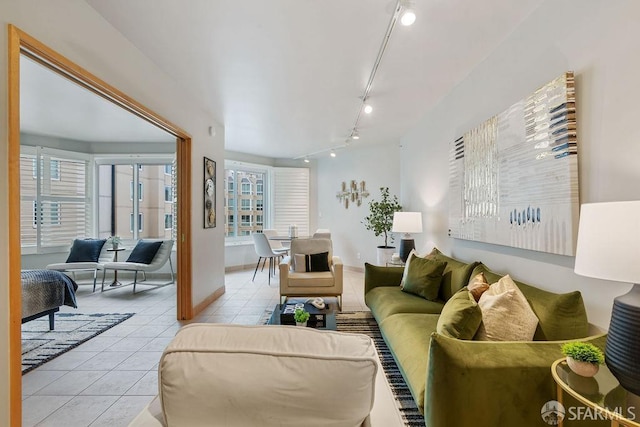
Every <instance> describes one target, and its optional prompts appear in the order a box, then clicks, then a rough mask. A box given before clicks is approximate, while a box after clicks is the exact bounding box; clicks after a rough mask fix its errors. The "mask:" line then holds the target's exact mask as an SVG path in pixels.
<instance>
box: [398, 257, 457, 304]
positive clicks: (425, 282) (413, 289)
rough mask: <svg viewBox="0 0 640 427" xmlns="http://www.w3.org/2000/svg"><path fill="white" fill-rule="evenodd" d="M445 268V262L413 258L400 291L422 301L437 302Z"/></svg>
mask: <svg viewBox="0 0 640 427" xmlns="http://www.w3.org/2000/svg"><path fill="white" fill-rule="evenodd" d="M446 266H447V263H446V262H442V261H434V260H430V259H425V258H419V257H413V259H412V260H411V264H410V265H409V270H408V271H407V278H406V279H405V281H404V287H403V288H402V290H403V291H404V292H408V293H410V294H415V295H418V296H420V297H422V298H424V299H428V300H431V301H435V300H437V299H438V292H439V291H440V284H441V283H442V272H443V271H444V268H445V267H446Z"/></svg>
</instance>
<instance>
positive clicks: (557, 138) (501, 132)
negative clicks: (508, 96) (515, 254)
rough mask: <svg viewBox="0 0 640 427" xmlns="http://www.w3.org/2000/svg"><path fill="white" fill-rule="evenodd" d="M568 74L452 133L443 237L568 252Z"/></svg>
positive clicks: (571, 220) (571, 107)
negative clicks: (446, 225)
mask: <svg viewBox="0 0 640 427" xmlns="http://www.w3.org/2000/svg"><path fill="white" fill-rule="evenodd" d="M577 154H578V151H577V136H576V104H575V84H574V78H573V73H572V72H566V73H564V74H563V75H561V76H560V77H558V78H556V79H554V80H553V81H551V82H549V83H547V84H546V85H544V86H543V87H541V88H539V89H538V90H536V91H535V92H533V93H532V94H531V95H529V96H528V97H527V98H525V99H523V100H521V101H519V102H517V103H515V104H513V105H512V106H511V107H509V108H508V109H507V110H506V111H504V112H502V113H500V114H498V115H496V116H494V117H492V118H490V119H489V120H487V121H485V122H484V123H482V124H481V125H479V126H478V127H476V128H474V129H472V130H470V131H468V132H466V133H465V134H464V135H463V136H461V137H460V138H458V139H456V140H455V141H454V142H453V143H452V145H451V149H450V153H449V168H450V169H449V170H450V173H449V178H450V180H449V190H450V193H449V197H450V199H449V235H450V236H451V237H454V238H458V239H467V240H475V241H479V242H486V243H493V244H498V245H505V246H512V247H516V248H523V249H530V250H535V251H541V252H549V253H554V254H560V255H568V256H572V255H574V252H575V245H576V236H577V231H578V214H579V207H580V205H579V200H578V156H577Z"/></svg>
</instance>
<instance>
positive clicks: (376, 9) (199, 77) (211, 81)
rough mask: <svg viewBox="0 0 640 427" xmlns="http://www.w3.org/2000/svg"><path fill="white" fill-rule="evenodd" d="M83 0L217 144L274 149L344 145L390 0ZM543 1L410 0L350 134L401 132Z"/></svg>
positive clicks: (299, 152) (388, 139)
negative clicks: (213, 125) (214, 131)
mask: <svg viewBox="0 0 640 427" xmlns="http://www.w3.org/2000/svg"><path fill="white" fill-rule="evenodd" d="M86 1H87V3H89V4H90V5H91V6H92V7H93V8H94V9H95V10H96V11H97V12H98V13H99V14H100V15H102V16H103V17H104V18H105V19H106V20H107V21H109V22H110V23H111V24H112V25H113V26H114V27H115V28H116V29H118V30H119V31H120V32H121V33H122V34H123V35H124V36H125V37H126V38H127V39H129V40H130V41H131V42H132V43H133V44H134V45H135V46H137V48H138V49H140V51H141V52H142V53H144V54H145V55H146V56H147V57H149V58H150V59H151V60H152V61H154V63H156V64H157V65H158V66H159V67H160V68H161V69H163V70H164V71H165V72H166V73H167V74H168V75H170V76H171V77H172V78H173V79H175V80H176V81H177V82H179V83H180V84H181V85H182V86H183V87H184V90H185V91H186V92H188V93H189V94H190V95H191V97H192V98H193V99H194V102H197V103H199V104H200V105H201V107H203V108H205V109H207V110H208V111H210V112H211V114H212V115H213V116H214V117H215V118H216V119H217V120H218V121H219V122H221V123H222V124H223V125H224V127H225V149H227V150H232V151H238V152H246V153H252V154H258V155H264V156H269V157H279V158H295V157H300V156H305V155H308V154H310V153H313V152H319V151H323V150H329V149H330V148H332V147H339V146H342V145H344V143H345V141H346V140H347V138H348V136H349V134H350V132H351V129H352V127H353V125H354V123H355V120H356V116H357V115H358V111H359V108H360V106H361V100H360V99H359V97H360V96H362V95H363V92H364V89H365V85H366V83H367V80H368V79H369V75H370V73H371V70H372V67H373V65H374V62H375V59H376V55H377V53H378V50H379V49H380V45H381V43H382V39H383V36H384V34H385V31H386V29H387V26H388V24H389V21H390V19H391V16H392V14H393V11H394V8H395V5H396V2H395V1H389V0H348V1H345V0H270V1H265V0H242V1H238V0H189V1H188V2H182V1H176V0H110V1H100V0H86ZM542 1H543V0H518V1H517V2H514V1H513V0H483V1H479V2H478V1H470V0H417V1H415V10H416V12H417V13H416V14H417V20H416V22H415V24H414V25H413V26H410V27H403V26H400V25H398V26H396V28H395V30H394V32H393V34H392V36H391V39H390V41H389V45H388V48H387V51H386V53H385V55H384V57H383V59H382V62H381V64H380V67H379V70H378V73H377V76H376V78H375V80H374V82H373V86H372V90H371V93H370V101H371V103H372V105H373V107H374V110H373V113H371V114H370V115H366V116H364V115H363V117H362V118H361V120H360V124H359V127H358V130H359V133H360V136H361V138H360V140H358V141H357V142H356V141H354V142H352V143H351V145H352V146H353V145H356V144H357V145H358V146H366V145H373V144H390V143H398V142H399V139H400V137H401V136H402V135H404V134H405V133H406V132H407V131H408V130H409V129H411V128H412V127H413V126H414V125H415V124H416V123H417V121H418V120H419V119H420V117H422V116H423V115H424V114H425V113H426V112H428V111H429V110H430V109H431V108H433V107H434V106H435V105H436V104H437V103H438V101H439V100H440V99H442V98H443V97H444V96H445V95H446V94H447V93H448V92H449V91H451V89H452V88H453V87H455V85H456V84H457V83H458V82H460V81H461V80H462V79H463V78H464V77H465V76H466V75H467V74H469V72H470V71H471V70H472V69H473V67H474V66H475V65H477V64H478V63H480V62H481V61H482V60H483V59H484V58H486V57H487V56H488V55H489V53H490V52H491V51H493V50H494V49H495V48H496V47H497V46H498V45H499V44H500V43H501V41H502V40H504V39H505V38H506V37H507V36H508V35H509V34H510V33H511V32H512V31H513V30H514V29H515V28H516V27H517V26H518V25H519V23H520V22H522V20H524V19H525V18H526V17H527V16H528V15H529V14H530V13H531V12H532V11H533V10H534V9H535V8H536V7H537V6H538V5H539V4H540V3H541V2H542ZM185 64H188V65H187V66H185Z"/></svg>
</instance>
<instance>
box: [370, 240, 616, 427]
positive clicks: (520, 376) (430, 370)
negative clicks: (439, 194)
mask: <svg viewBox="0 0 640 427" xmlns="http://www.w3.org/2000/svg"><path fill="white" fill-rule="evenodd" d="M432 257H433V258H435V259H436V260H438V261H446V262H447V266H446V268H445V271H444V274H443V279H442V285H441V287H440V294H439V299H438V301H428V300H426V299H423V298H421V297H418V296H415V295H413V294H409V293H406V292H403V291H402V290H401V289H400V286H399V285H400V282H401V279H402V274H403V270H404V269H403V268H402V267H378V266H374V265H371V264H365V302H366V304H367V306H368V307H369V308H370V309H371V312H372V313H373V315H374V316H375V318H376V320H377V322H378V324H379V326H380V331H381V332H382V336H383V337H384V340H385V341H386V343H387V345H388V347H389V349H390V350H391V352H392V354H393V356H394V358H395V360H396V362H397V364H398V366H399V368H400V370H401V372H402V374H403V376H404V378H405V380H406V382H407V385H408V386H409V388H410V390H411V393H412V394H413V398H414V399H415V401H416V403H417V405H418V407H419V408H420V411H421V412H422V413H423V414H424V417H425V422H426V425H427V426H428V427H449V426H474V427H476V426H486V427H495V426H507V425H510V426H516V425H518V426H546V425H547V424H546V423H545V422H544V421H543V420H542V418H541V416H540V410H541V408H542V406H543V404H544V403H545V402H547V401H549V400H553V399H555V398H556V385H555V383H554V381H553V378H552V377H551V371H550V367H551V364H552V363H553V362H554V361H555V360H557V359H559V358H561V357H562V353H561V351H560V348H561V346H562V344H563V343H564V342H566V341H568V340H569V341H570V340H575V339H578V338H579V339H580V340H581V341H588V342H592V343H594V344H595V345H597V346H598V347H600V348H604V345H605V339H606V335H596V336H587V335H588V323H587V315H586V311H585V308H584V303H583V301H582V296H581V294H580V292H577V291H576V292H571V293H568V294H554V293H551V292H547V291H544V290H541V289H538V288H535V287H533V286H529V285H526V284H524V283H521V282H516V284H517V285H518V287H519V288H520V290H521V291H522V293H523V294H524V295H525V297H526V298H527V300H528V302H529V304H530V305H531V308H532V309H533V311H534V312H535V314H536V315H537V317H538V319H539V324H538V328H537V330H536V333H535V337H534V341H528V342H495V341H494V342H489V341H472V340H460V339H455V338H450V337H448V336H445V335H441V334H439V333H438V332H437V331H436V325H437V323H438V318H439V314H440V312H441V311H442V308H443V307H444V305H445V303H446V302H447V301H448V300H449V299H450V298H451V297H452V296H453V295H454V294H455V293H456V292H457V291H458V290H460V289H462V288H463V287H465V286H467V284H468V282H469V279H470V278H472V277H475V275H476V274H478V273H480V272H483V273H484V274H485V277H486V278H487V281H488V282H489V283H495V282H497V281H498V280H499V278H500V277H501V276H500V275H498V274H496V273H493V272H491V271H490V270H489V269H488V268H487V267H486V266H485V265H483V264H482V263H479V262H473V263H465V262H463V261H459V260H456V259H453V258H450V257H448V256H445V255H444V254H442V253H441V252H439V251H438V250H437V249H436V250H434V252H433V253H432ZM565 424H566V425H572V424H567V423H565ZM589 425H593V424H589Z"/></svg>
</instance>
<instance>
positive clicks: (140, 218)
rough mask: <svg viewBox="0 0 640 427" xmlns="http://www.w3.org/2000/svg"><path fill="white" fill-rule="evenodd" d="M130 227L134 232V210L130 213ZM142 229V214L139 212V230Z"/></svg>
mask: <svg viewBox="0 0 640 427" xmlns="http://www.w3.org/2000/svg"><path fill="white" fill-rule="evenodd" d="M129 229H130V230H131V232H132V233H133V212H131V214H129ZM140 231H142V214H141V213H139V214H138V232H140Z"/></svg>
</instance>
